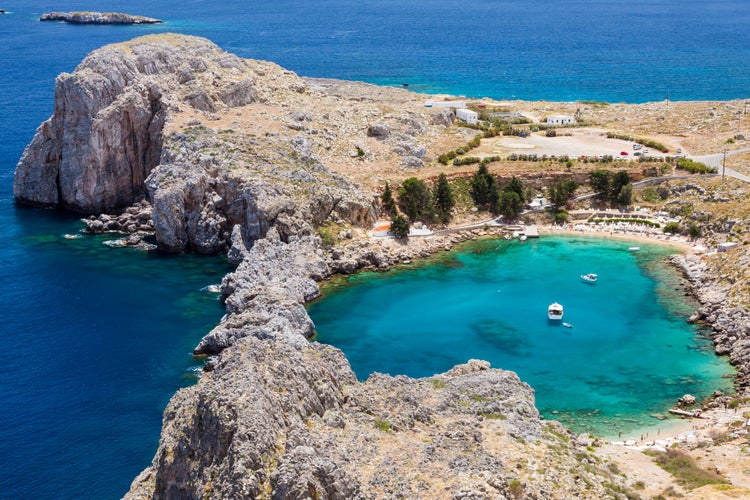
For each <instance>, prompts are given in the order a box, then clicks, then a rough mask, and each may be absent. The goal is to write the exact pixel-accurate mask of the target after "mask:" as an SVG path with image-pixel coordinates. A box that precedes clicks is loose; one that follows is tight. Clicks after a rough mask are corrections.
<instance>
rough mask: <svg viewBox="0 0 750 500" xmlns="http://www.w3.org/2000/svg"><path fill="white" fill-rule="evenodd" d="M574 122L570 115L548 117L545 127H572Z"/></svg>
mask: <svg viewBox="0 0 750 500" xmlns="http://www.w3.org/2000/svg"><path fill="white" fill-rule="evenodd" d="M575 122H576V120H575V118H573V117H572V116H570V115H549V116H548V117H547V125H572V124H574V123H575Z"/></svg>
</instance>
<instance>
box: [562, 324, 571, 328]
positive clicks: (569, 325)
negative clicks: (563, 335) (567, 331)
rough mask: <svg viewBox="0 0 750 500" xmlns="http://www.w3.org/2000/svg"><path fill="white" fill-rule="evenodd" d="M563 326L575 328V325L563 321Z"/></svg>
mask: <svg viewBox="0 0 750 500" xmlns="http://www.w3.org/2000/svg"><path fill="white" fill-rule="evenodd" d="M563 326H564V327H565V328H573V325H571V324H570V323H563Z"/></svg>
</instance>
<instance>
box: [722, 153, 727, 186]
mask: <svg viewBox="0 0 750 500" xmlns="http://www.w3.org/2000/svg"><path fill="white" fill-rule="evenodd" d="M726 172H727V150H726V149H725V150H724V158H723V159H722V160H721V182H724V174H726Z"/></svg>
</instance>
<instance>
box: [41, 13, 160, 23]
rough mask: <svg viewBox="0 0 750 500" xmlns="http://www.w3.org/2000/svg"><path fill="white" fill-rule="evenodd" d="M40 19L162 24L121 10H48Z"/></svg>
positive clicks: (151, 18)
mask: <svg viewBox="0 0 750 500" xmlns="http://www.w3.org/2000/svg"><path fill="white" fill-rule="evenodd" d="M39 20H40V21H63V22H66V23H71V24H160V23H163V22H164V21H162V20H160V19H154V18H153V17H145V16H134V15H131V14H123V13H121V12H48V13H46V14H42V16H41V17H40V18H39Z"/></svg>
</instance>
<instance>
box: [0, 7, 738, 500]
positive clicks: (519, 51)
mask: <svg viewBox="0 0 750 500" xmlns="http://www.w3.org/2000/svg"><path fill="white" fill-rule="evenodd" d="M0 8H2V9H5V10H7V11H9V12H10V13H9V14H5V15H0V238H1V240H2V241H3V245H2V246H0V276H2V282H0V285H1V288H0V336H1V338H2V340H3V341H4V345H5V346H6V357H5V360H4V363H3V365H2V368H0V384H1V385H0V387H1V388H2V389H1V390H2V392H1V393H0V397H2V403H0V408H1V409H0V456H2V457H3V460H2V463H0V497H2V498H116V497H119V496H121V495H122V494H123V493H124V492H125V491H126V490H127V488H128V486H129V483H130V481H131V479H132V478H133V477H134V476H135V475H136V474H137V473H138V472H139V471H140V470H142V469H143V468H144V467H145V466H147V465H148V463H149V461H150V459H151V457H152V455H153V453H154V451H155V448H156V444H157V442H158V435H159V428H160V417H161V411H162V409H163V408H164V405H165V403H166V401H167V400H168V398H169V396H170V395H171V394H172V393H173V392H174V391H175V390H176V389H177V388H178V387H181V386H183V385H185V384H189V383H191V381H192V376H191V375H190V373H191V368H194V367H195V366H196V362H195V361H194V360H192V359H191V357H190V351H191V349H192V347H193V346H194V345H195V343H196V342H197V340H198V339H199V338H200V337H201V336H202V335H203V334H204V333H205V332H206V331H208V329H209V328H210V326H211V325H212V324H213V323H215V322H216V321H217V320H218V318H219V317H220V316H221V314H222V310H221V307H220V305H219V304H218V302H217V301H216V300H215V299H214V298H213V297H211V296H210V295H208V294H205V292H201V291H200V290H201V288H203V287H204V286H206V285H208V284H212V283H216V282H217V281H218V280H219V278H220V276H221V275H222V274H223V273H224V272H225V271H226V266H225V264H224V263H223V261H222V260H221V259H215V258H213V259H211V258H198V257H195V256H182V257H164V256H159V255H153V254H142V253H138V252H135V251H131V250H123V249H110V248H108V247H105V246H104V245H103V244H102V238H98V237H97V238H82V239H72V240H71V239H66V238H64V237H63V235H65V234H75V233H76V232H77V231H78V229H79V227H80V225H79V223H78V222H77V220H76V218H75V217H71V216H66V215H63V214H59V213H57V212H54V211H42V210H34V209H25V208H18V207H16V206H15V205H14V203H13V200H12V191H11V186H12V175H13V170H14V167H15V164H16V162H17V161H18V158H19V157H20V155H21V153H22V151H23V148H24V146H25V145H26V144H27V143H28V142H29V141H30V140H31V138H32V136H33V133H34V130H35V129H36V127H37V126H38V125H39V124H40V123H41V122H42V121H43V120H44V119H46V118H47V117H48V116H49V115H50V113H51V112H52V98H53V85H54V79H55V76H56V75H57V74H59V73H60V72H63V71H72V70H73V69H74V68H75V66H76V65H77V64H78V62H80V60H81V59H82V58H83V57H84V56H85V55H86V54H87V53H88V52H90V51H91V50H93V49H95V48H97V47H99V46H101V45H104V44H107V43H111V42H118V41H122V40H126V39H130V38H133V37H135V36H138V35H143V34H147V33H156V32H163V31H176V32H181V33H188V34H194V35H200V36H206V37H208V38H210V39H212V40H213V41H214V42H216V43H217V44H218V45H220V46H221V47H223V48H224V49H226V50H229V51H232V52H235V53H237V54H239V55H241V56H243V57H252V58H258V59H266V60H271V61H275V62H277V63H279V64H281V65H282V66H285V67H287V68H289V69H291V70H293V71H296V72H297V73H299V74H301V75H307V76H317V77H333V78H344V79H353V80H364V81H368V82H374V83H382V84H391V85H401V84H402V83H409V85H410V88H411V89H413V90H417V91H423V92H430V93H437V92H448V93H454V94H458V95H467V96H474V97H481V96H490V97H495V98H518V99H550V100H601V101H610V102H616V101H625V102H646V101H660V100H663V99H666V98H669V99H672V100H693V99H735V98H746V97H748V96H750V34H748V30H747V26H748V25H750V3H748V2H745V1H715V2H705V1H694V0H687V1H677V0H650V1H645V0H634V1H630V2H621V1H619V0H580V1H552V0H538V1H536V2H521V1H489V0H477V1H474V2H459V1H457V0H423V1H414V2H403V1H396V0H373V1H370V2H349V1H344V0H324V1H322V2H298V1H289V0H276V1H274V2H269V1H255V2H236V1H224V2H218V3H217V2H207V1H205V0H186V1H183V2H179V3H177V2H167V1H164V0H151V1H148V2H146V1H143V0H134V1H128V2H124V1H112V2H107V3H106V5H102V4H101V3H100V2H80V1H74V2H65V4H64V5H61V4H59V3H48V2H30V1H12V0H6V3H4V4H3V3H0ZM63 8H64V9H68V10H112V11H124V12H131V13H137V14H143V15H148V16H153V17H159V18H162V19H164V20H166V21H167V23H166V24H164V25H158V26H139V27H116V26H70V25H66V24H60V23H40V22H38V21H37V19H38V18H39V16H40V15H41V14H42V13H44V12H48V11H52V10H60V9H63Z"/></svg>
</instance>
